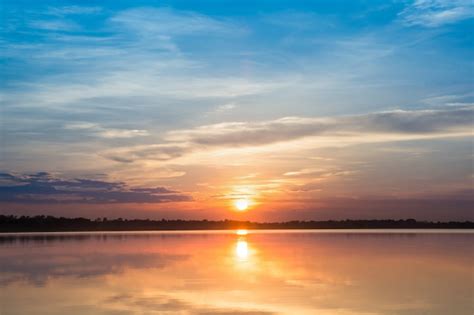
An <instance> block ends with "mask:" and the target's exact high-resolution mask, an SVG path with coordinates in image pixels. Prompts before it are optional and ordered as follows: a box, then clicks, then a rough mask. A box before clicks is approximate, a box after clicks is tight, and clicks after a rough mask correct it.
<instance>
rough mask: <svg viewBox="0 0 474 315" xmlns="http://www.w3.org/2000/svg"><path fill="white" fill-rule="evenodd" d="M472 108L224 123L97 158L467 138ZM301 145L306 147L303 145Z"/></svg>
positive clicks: (166, 156) (167, 156)
mask: <svg viewBox="0 0 474 315" xmlns="http://www.w3.org/2000/svg"><path fill="white" fill-rule="evenodd" d="M473 114H474V107H473V106H470V107H448V108H445V109H432V110H415V111H406V110H397V111H390V112H378V113H371V114H366V115H357V116H341V117H322V118H308V117H285V118H281V119H276V120H271V121H264V122H230V123H220V124H214V125H206V126H201V127H198V128H195V129H187V130H176V131H171V132H168V133H167V136H166V140H167V141H168V143H166V144H155V145H145V146H140V147H132V148H125V149H113V150H111V151H107V152H103V155H104V156H105V157H108V158H112V159H114V160H117V161H119V160H123V161H127V162H131V161H134V160H136V159H151V160H153V159H158V160H168V159H174V158H177V157H180V156H182V155H183V154H185V153H189V152H192V151H194V150H197V149H199V148H206V147H207V148H232V147H252V146H265V145H269V144H273V143H278V142H291V141H295V140H299V139H302V138H311V139H313V140H312V141H311V142H314V144H315V145H321V143H323V145H326V146H327V145H333V144H335V142H343V141H348V143H350V144H357V143H364V142H366V141H367V139H368V138H370V137H372V138H373V139H372V140H369V141H372V142H386V141H400V140H404V139H407V140H408V139H410V140H414V139H426V138H439V137H448V136H469V135H471V133H472V117H473ZM306 144H307V145H311V143H308V142H306Z"/></svg>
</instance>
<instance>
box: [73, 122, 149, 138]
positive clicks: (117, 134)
mask: <svg viewBox="0 0 474 315" xmlns="http://www.w3.org/2000/svg"><path fill="white" fill-rule="evenodd" d="M64 129H67V130H83V131H86V132H88V133H90V134H92V135H95V136H97V137H101V138H109V139H112V138H133V137H140V136H148V135H149V133H148V131H146V130H141V129H117V128H105V127H102V126H100V125H98V124H93V123H88V122H77V123H69V124H66V125H65V126H64Z"/></svg>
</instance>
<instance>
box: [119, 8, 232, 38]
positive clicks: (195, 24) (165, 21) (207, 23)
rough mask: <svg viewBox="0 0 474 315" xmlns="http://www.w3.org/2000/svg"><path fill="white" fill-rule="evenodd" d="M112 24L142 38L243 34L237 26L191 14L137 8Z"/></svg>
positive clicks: (160, 9) (121, 13)
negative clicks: (201, 34) (200, 34)
mask: <svg viewBox="0 0 474 315" xmlns="http://www.w3.org/2000/svg"><path fill="white" fill-rule="evenodd" d="M111 22H113V23H116V24H117V25H119V26H122V27H125V28H127V29H129V30H132V31H134V32H136V33H137V34H139V35H141V36H145V37H147V38H153V37H156V36H176V35H187V34H199V33H205V34H208V35H209V33H227V34H229V33H232V34H235V33H236V32H239V31H240V28H239V27H237V25H235V24H232V23H230V22H228V21H224V20H219V19H215V18H212V17H209V16H206V15H202V14H199V13H196V12H191V11H178V10H173V9H171V8H166V7H165V8H151V7H145V8H133V9H129V10H125V11H122V12H120V13H119V14H117V15H116V16H115V17H113V18H112V19H111Z"/></svg>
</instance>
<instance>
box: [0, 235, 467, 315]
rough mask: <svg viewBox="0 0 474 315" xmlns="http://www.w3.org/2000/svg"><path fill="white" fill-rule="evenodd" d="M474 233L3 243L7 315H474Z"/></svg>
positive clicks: (9, 238)
mask: <svg viewBox="0 0 474 315" xmlns="http://www.w3.org/2000/svg"><path fill="white" fill-rule="evenodd" d="M473 240H474V234H471V233H462V232H457V233H445V232H442V233H440V232H421V231H411V232H402V231H371V232H369V231H313V232H311V231H278V232H275V231H272V232H265V231H260V232H248V233H247V232H246V231H240V232H238V233H237V232H236V231H227V232H151V233H150V232H135V233H66V234H60V233H59V234H56V233H53V234H51V233H50V234H27V235H25V234H23V235H3V236H2V235H0V254H1V261H0V267H1V270H0V271H1V273H0V274H1V276H0V314H2V315H13V314H22V315H24V314H28V315H36V314H48V315H55V314H58V315H65V314H70V315H74V314H81V315H83V314H92V315H100V314H119V315H121V314H201V315H204V314H208V315H230V314H239V315H270V314H291V315H295V314H302V315H304V314H322V315H324V314H331V315H333V314H338V315H346V314H358V315H359V314H366V315H369V314H371V315H374V314H430V315H433V314H442V315H446V314H452V315H454V314H469V315H471V314H473V313H474V306H473V302H472V301H473V292H474V282H473V280H474V279H473V258H474V256H473V252H474V251H473V245H472V244H473Z"/></svg>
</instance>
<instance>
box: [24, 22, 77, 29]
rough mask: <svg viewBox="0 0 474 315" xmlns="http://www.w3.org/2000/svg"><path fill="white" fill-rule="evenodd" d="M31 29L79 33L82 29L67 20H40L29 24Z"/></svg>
mask: <svg viewBox="0 0 474 315" xmlns="http://www.w3.org/2000/svg"><path fill="white" fill-rule="evenodd" d="M29 25H30V27H32V28H36V29H41V30H45V31H64V32H67V31H77V30H79V29H80V28H81V27H80V26H79V25H78V24H77V23H75V22H72V21H66V20H39V21H31V22H30V23H29Z"/></svg>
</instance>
